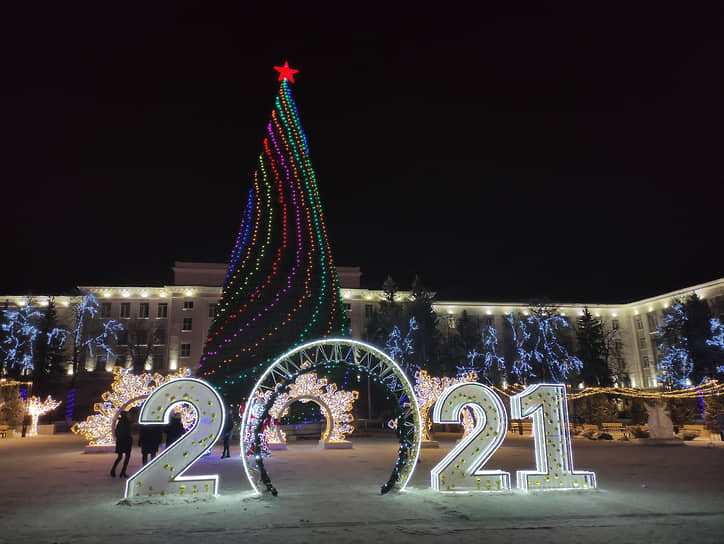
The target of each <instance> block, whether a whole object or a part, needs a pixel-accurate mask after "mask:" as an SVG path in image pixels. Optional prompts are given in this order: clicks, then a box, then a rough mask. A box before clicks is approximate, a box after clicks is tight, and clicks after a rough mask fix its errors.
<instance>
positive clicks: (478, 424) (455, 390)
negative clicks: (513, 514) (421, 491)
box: [430, 383, 596, 493]
mask: <svg viewBox="0 0 724 544" xmlns="http://www.w3.org/2000/svg"><path fill="white" fill-rule="evenodd" d="M463 408H469V409H472V410H473V412H474V414H475V427H474V429H473V431H472V432H471V433H469V434H468V435H467V436H466V437H464V438H463V439H462V440H461V441H460V443H459V444H458V445H457V446H456V447H455V448H453V450H452V451H451V452H450V453H449V454H448V455H446V456H445V458H444V459H443V460H442V461H440V462H439V463H438V464H437V465H436V466H435V467H434V468H433V469H432V471H430V477H431V482H430V485H431V486H432V487H433V489H435V490H437V491H441V492H448V493H465V492H470V491H473V492H496V491H509V490H510V474H508V473H507V472H504V471H502V470H480V469H481V467H482V466H483V465H484V464H485V463H486V462H487V461H488V459H490V457H491V456H492V455H493V453H495V451H496V450H497V449H498V448H499V447H500V445H501V444H502V443H503V438H504V437H505V432H506V430H507V425H508V416H507V414H506V412H505V406H504V405H503V402H502V401H501V400H500V397H499V396H498V395H497V394H496V393H495V392H494V391H493V390H492V389H490V388H489V387H487V386H485V385H483V384H480V383H462V384H458V385H454V386H452V387H449V388H447V389H446V390H445V391H444V392H443V393H442V395H440V398H439V399H438V400H437V402H436V403H435V408H434V411H433V421H434V422H435V423H459V422H460V415H461V411H462V409H463ZM510 411H511V415H512V417H513V419H523V418H526V417H532V418H533V439H534V445H535V459H536V470H519V471H517V472H516V484H517V487H518V489H522V490H525V491H527V490H529V489H546V490H548V489H557V490H564V489H592V488H595V487H596V475H595V474H594V473H593V472H588V471H576V470H574V469H573V452H572V450H571V436H570V430H569V427H568V407H567V405H566V389H565V387H564V386H563V385H560V384H536V385H531V386H529V387H527V388H526V389H524V390H523V391H521V392H520V393H518V394H517V395H514V396H513V397H511V398H510Z"/></svg>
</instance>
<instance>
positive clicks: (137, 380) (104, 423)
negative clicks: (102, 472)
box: [71, 366, 191, 446]
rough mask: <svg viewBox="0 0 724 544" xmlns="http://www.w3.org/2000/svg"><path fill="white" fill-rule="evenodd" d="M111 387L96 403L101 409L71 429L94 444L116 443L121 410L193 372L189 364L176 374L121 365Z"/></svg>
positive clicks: (95, 405)
mask: <svg viewBox="0 0 724 544" xmlns="http://www.w3.org/2000/svg"><path fill="white" fill-rule="evenodd" d="M113 375H114V378H113V383H112V384H111V391H106V392H105V393H103V395H102V396H101V398H102V399H103V402H98V403H96V404H94V405H93V409H94V410H95V411H96V412H97V413H95V414H93V415H92V416H88V417H87V418H86V420H85V421H83V422H81V423H76V424H75V425H73V428H72V429H71V430H72V431H73V432H74V433H75V434H82V435H83V436H84V437H85V438H86V440H88V441H89V445H91V446H112V445H114V444H115V443H116V442H115V439H114V437H113V429H114V425H115V422H116V419H117V418H118V414H119V413H120V412H122V411H125V410H128V409H129V408H132V407H134V406H138V405H139V404H141V403H142V402H143V401H144V400H146V398H147V397H148V396H149V395H150V394H151V393H152V392H153V391H154V390H155V389H156V388H158V387H160V386H161V385H163V384H164V383H167V382H170V381H172V380H177V379H179V378H186V377H189V376H190V375H191V371H190V370H189V369H188V368H181V369H179V371H178V372H175V373H174V374H169V375H168V376H163V375H161V374H158V373H156V374H153V375H151V374H150V373H145V374H141V375H136V374H132V373H131V369H128V368H123V367H120V366H117V367H114V368H113Z"/></svg>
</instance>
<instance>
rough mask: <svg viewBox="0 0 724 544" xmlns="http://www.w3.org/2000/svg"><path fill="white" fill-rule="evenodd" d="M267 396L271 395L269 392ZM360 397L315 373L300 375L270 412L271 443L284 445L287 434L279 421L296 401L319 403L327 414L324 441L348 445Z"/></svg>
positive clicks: (268, 437)
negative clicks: (356, 405)
mask: <svg viewBox="0 0 724 544" xmlns="http://www.w3.org/2000/svg"><path fill="white" fill-rule="evenodd" d="M267 394H271V392H268V393H267ZM358 397H359V393H358V392H357V391H345V390H344V389H337V384H334V383H330V384H327V379H326V378H319V377H318V376H317V374H316V372H307V373H306V374H302V375H300V376H299V377H298V378H297V379H296V380H294V383H293V384H291V385H290V386H289V392H287V393H282V394H280V395H279V396H278V397H277V399H276V401H275V402H274V404H273V405H272V407H271V409H270V410H269V416H270V422H269V426H268V427H267V429H266V430H265V431H264V434H265V435H266V439H267V442H268V443H269V444H284V443H285V442H286V439H287V437H286V434H285V433H284V431H283V430H282V429H281V426H280V425H279V420H280V419H281V418H282V417H284V416H285V415H286V414H287V412H288V411H289V407H290V406H291V405H292V404H293V403H294V402H296V401H299V402H302V403H305V404H306V403H307V402H315V403H317V404H318V405H319V406H320V407H321V408H322V411H323V412H324V415H325V418H326V420H327V427H326V429H325V430H324V432H323V433H322V437H321V441H322V442H328V443H329V442H345V435H348V434H349V433H351V432H352V431H354V427H353V426H352V425H351V422H352V421H354V417H353V416H352V408H353V407H354V401H355V400H357V398H358Z"/></svg>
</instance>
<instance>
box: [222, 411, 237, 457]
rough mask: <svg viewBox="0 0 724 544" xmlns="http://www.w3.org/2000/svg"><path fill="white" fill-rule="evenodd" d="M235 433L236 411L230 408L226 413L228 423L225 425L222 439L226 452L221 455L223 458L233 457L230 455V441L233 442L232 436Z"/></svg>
mask: <svg viewBox="0 0 724 544" xmlns="http://www.w3.org/2000/svg"><path fill="white" fill-rule="evenodd" d="M233 432H234V409H233V408H229V411H228V412H226V422H225V423H224V430H223V433H222V437H223V439H224V451H223V452H222V453H221V458H222V459H224V458H226V457H231V455H230V454H229V441H230V440H231V434H232V433H233Z"/></svg>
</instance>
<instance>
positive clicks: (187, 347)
mask: <svg viewBox="0 0 724 544" xmlns="http://www.w3.org/2000/svg"><path fill="white" fill-rule="evenodd" d="M119 343H120V342H119ZM180 356H181V357H191V344H181V351H180ZM102 357H104V358H105V355H104V356H102ZM126 357H127V355H126V354H124V353H120V354H118V355H117V356H116V364H118V365H120V366H124V364H123V362H124V361H125V360H126ZM159 357H160V354H157V353H155V354H153V358H154V359H158V358H159Z"/></svg>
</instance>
